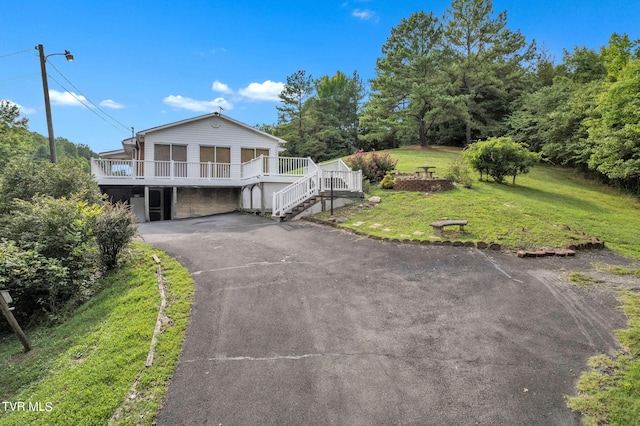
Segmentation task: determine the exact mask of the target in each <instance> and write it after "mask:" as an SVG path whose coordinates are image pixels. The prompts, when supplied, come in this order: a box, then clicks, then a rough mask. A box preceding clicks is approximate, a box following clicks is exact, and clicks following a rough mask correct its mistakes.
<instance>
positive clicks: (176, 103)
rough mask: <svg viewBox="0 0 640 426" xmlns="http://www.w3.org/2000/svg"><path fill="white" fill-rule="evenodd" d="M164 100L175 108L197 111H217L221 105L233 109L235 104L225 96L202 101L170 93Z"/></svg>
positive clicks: (226, 108)
mask: <svg viewBox="0 0 640 426" xmlns="http://www.w3.org/2000/svg"><path fill="white" fill-rule="evenodd" d="M162 102H164V103H165V104H167V105H169V106H171V107H174V108H182V109H186V110H189V111H195V112H213V111H217V110H218V108H219V107H222V108H223V109H225V110H231V109H233V105H232V104H231V103H229V101H227V100H226V99H225V98H216V99H214V100H212V101H200V100H197V99H191V98H186V97H184V96H180V95H170V96H167V97H166V98H164V99H163V100H162Z"/></svg>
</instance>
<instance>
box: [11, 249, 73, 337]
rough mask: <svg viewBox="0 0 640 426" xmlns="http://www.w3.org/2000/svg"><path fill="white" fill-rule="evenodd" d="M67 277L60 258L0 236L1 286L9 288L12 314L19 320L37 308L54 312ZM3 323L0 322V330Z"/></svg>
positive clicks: (28, 316) (58, 304) (25, 318)
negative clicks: (12, 307) (26, 248)
mask: <svg viewBox="0 0 640 426" xmlns="http://www.w3.org/2000/svg"><path fill="white" fill-rule="evenodd" d="M68 278H69V270H68V269H67V268H66V267H64V266H62V262H60V260H58V259H49V258H47V257H45V256H43V255H41V254H40V253H38V252H37V251H34V250H23V249H21V248H20V247H18V246H16V244H15V243H14V242H13V241H8V240H5V239H3V240H0V288H2V289H5V290H9V291H10V294H11V298H12V299H13V304H12V305H13V306H14V307H15V308H16V309H15V310H14V311H13V314H14V316H15V317H16V318H17V319H18V321H19V322H21V323H23V321H24V320H27V319H29V318H30V317H31V316H32V315H33V314H34V313H36V312H38V311H44V312H46V313H55V312H57V311H58V308H59V307H60V297H59V293H60V291H61V290H62V287H64V283H66V282H67V281H68ZM6 326H7V324H5V323H4V322H2V326H0V330H2V329H3V328H7V327H6Z"/></svg>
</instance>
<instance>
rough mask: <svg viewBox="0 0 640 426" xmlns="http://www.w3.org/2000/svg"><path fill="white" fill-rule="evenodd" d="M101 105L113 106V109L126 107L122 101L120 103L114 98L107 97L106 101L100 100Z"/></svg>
mask: <svg viewBox="0 0 640 426" xmlns="http://www.w3.org/2000/svg"><path fill="white" fill-rule="evenodd" d="M100 106H103V107H105V108H112V109H122V108H124V105H122V104H121V103H118V102H116V101H114V100H112V99H105V100H104V101H102V102H100Z"/></svg>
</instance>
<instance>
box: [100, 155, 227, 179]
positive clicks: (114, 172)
mask: <svg viewBox="0 0 640 426" xmlns="http://www.w3.org/2000/svg"><path fill="white" fill-rule="evenodd" d="M233 167H234V165H233V164H228V163H210V162H207V163H193V162H186V161H140V160H107V159H95V158H93V159H92V160H91V173H92V174H93V175H95V176H96V177H97V178H107V179H131V178H135V179H142V178H145V177H152V178H168V179H179V178H196V179H229V178H231V170H232V168H233ZM235 167H236V168H238V169H239V168H240V165H235Z"/></svg>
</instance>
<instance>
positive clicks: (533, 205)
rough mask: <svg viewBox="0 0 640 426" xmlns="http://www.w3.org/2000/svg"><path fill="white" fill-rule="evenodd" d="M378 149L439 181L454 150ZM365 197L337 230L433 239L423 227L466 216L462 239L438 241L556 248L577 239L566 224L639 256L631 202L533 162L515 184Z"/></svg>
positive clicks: (639, 235)
mask: <svg viewBox="0 0 640 426" xmlns="http://www.w3.org/2000/svg"><path fill="white" fill-rule="evenodd" d="M384 152H389V154H390V155H391V156H392V157H393V158H395V159H397V160H398V164H397V171H398V172H401V173H413V172H415V171H416V167H417V166H421V165H425V164H428V165H433V166H435V167H436V169H435V170H436V175H439V176H443V175H445V174H446V169H447V168H448V167H449V166H450V164H451V163H452V162H453V161H454V160H455V159H456V158H458V157H459V155H460V150H459V149H455V148H439V147H436V148H430V149H426V150H423V149H420V148H417V147H407V148H400V149H394V150H388V151H384ZM370 195H379V196H380V197H381V198H382V202H381V203H380V204H379V205H377V206H375V207H373V208H370V209H344V210H342V211H340V212H339V213H338V215H340V216H343V217H347V218H348V220H347V221H346V222H344V223H342V225H341V226H344V227H347V228H352V229H356V228H357V229H359V230H360V231H364V232H366V233H369V234H371V235H378V236H382V237H389V238H399V239H407V238H409V239H416V240H424V239H430V240H436V239H438V238H436V237H433V236H432V233H431V231H432V230H431V227H430V226H429V223H431V222H433V221H436V220H440V219H444V218H449V219H467V220H468V221H469V224H468V225H467V227H466V228H465V231H466V233H465V234H462V235H460V234H458V233H456V232H451V233H450V234H449V235H447V234H445V236H444V239H456V240H460V241H484V242H487V243H488V242H496V243H499V244H502V245H503V246H504V247H507V248H511V249H519V248H542V247H551V248H559V247H565V246H567V245H568V244H571V243H574V242H577V241H581V240H583V238H582V237H580V236H578V235H577V234H576V233H575V232H572V231H569V230H567V229H566V227H570V228H572V229H574V230H578V231H582V232H584V233H586V234H587V235H590V236H593V237H597V238H600V239H602V240H604V241H605V242H606V245H607V247H609V248H610V249H611V250H613V251H615V252H618V253H620V254H623V255H626V256H629V257H632V258H635V259H640V232H639V231H638V230H640V214H638V213H639V211H640V200H639V199H638V197H634V196H631V195H628V194H624V193H621V192H620V191H618V190H616V189H613V188H611V187H608V186H605V185H602V184H599V183H597V182H595V181H592V180H588V179H586V178H584V177H583V176H582V175H581V174H580V173H579V172H576V171H574V170H571V169H567V168H562V167H556V166H552V165H548V164H541V165H538V166H536V167H534V168H533V169H532V171H531V172H530V173H529V174H527V175H523V176H519V177H518V178H517V180H516V185H511V184H503V185H500V184H496V183H493V182H480V181H479V180H477V179H476V181H475V182H474V185H473V188H471V189H465V188H457V189H454V190H452V191H447V192H441V193H433V194H428V195H425V194H424V193H417V192H402V191H393V190H392V191H385V190H382V189H379V188H376V187H373V188H372V190H371V194H370ZM359 223H360V224H359ZM376 225H380V226H376ZM372 226H373V227H372Z"/></svg>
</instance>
